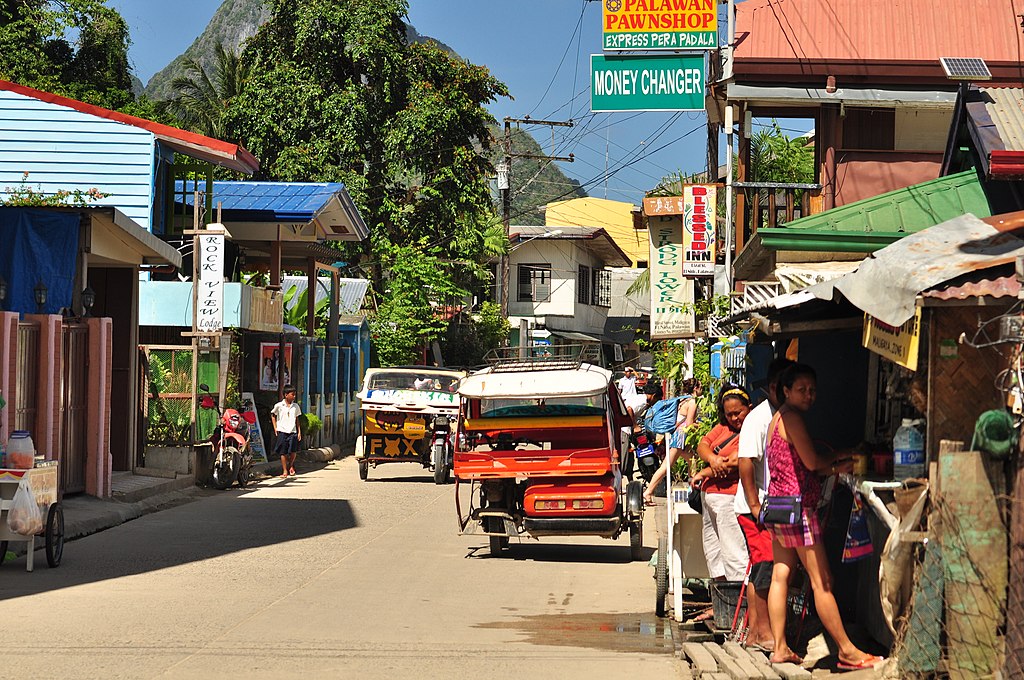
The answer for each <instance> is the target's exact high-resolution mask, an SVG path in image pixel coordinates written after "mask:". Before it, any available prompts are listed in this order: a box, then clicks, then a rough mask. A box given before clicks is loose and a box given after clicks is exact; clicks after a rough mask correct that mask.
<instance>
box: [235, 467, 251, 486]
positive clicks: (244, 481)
mask: <svg viewBox="0 0 1024 680" xmlns="http://www.w3.org/2000/svg"><path fill="white" fill-rule="evenodd" d="M251 475H252V469H251V467H250V466H249V465H245V464H243V465H242V467H240V468H238V486H240V487H242V488H243V489H244V488H245V487H246V486H247V485H248V484H249V480H250V479H252V476H251Z"/></svg>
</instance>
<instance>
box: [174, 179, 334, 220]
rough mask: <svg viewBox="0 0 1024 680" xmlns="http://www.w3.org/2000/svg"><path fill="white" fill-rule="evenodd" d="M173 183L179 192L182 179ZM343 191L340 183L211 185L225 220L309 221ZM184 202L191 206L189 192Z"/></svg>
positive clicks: (201, 186) (201, 187) (202, 188)
mask: <svg viewBox="0 0 1024 680" xmlns="http://www.w3.org/2000/svg"><path fill="white" fill-rule="evenodd" d="M174 184H175V191H176V192H180V191H182V189H183V182H182V181H181V180H178V181H177V182H175V183H174ZM192 184H193V183H192V182H189V189H190V190H192V189H193V186H192ZM196 184H197V185H198V186H196V187H195V189H198V190H199V191H200V192H204V191H205V190H206V182H197V183H196ZM344 191H345V185H344V184H342V183H341V182H324V183H317V182H214V185H213V192H214V196H213V202H214V205H216V204H217V203H218V202H219V203H220V204H221V209H222V210H223V211H224V213H225V215H224V218H225V221H245V222H262V221H275V222H308V221H310V220H312V219H313V218H314V217H316V215H317V213H319V212H320V211H321V210H323V209H324V208H325V207H326V206H327V204H328V202H329V201H330V200H331V199H332V198H335V197H336V196H338V194H340V193H342V192H344ZM186 202H187V203H188V204H189V205H191V204H192V194H191V193H189V194H188V195H187V198H186Z"/></svg>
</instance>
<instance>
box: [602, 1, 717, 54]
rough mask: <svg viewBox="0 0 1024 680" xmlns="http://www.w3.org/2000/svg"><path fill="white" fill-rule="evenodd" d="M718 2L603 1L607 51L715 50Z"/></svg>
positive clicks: (603, 23) (604, 40)
mask: <svg viewBox="0 0 1024 680" xmlns="http://www.w3.org/2000/svg"><path fill="white" fill-rule="evenodd" d="M717 2H718V0H603V2H602V3H601V4H602V5H603V8H604V11H603V12H602V17H601V18H602V34H603V40H602V43H603V44H602V47H603V48H604V49H605V50H713V49H716V48H717V47H718V8H717Z"/></svg>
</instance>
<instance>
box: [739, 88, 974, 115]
mask: <svg viewBox="0 0 1024 680" xmlns="http://www.w3.org/2000/svg"><path fill="white" fill-rule="evenodd" d="M727 92H728V95H727V96H728V98H729V100H731V101H746V102H750V103H751V104H753V105H754V106H756V105H758V104H759V103H762V102H763V103H764V104H766V105H779V104H792V105H794V106H807V105H808V104H824V103H829V102H834V103H836V104H838V103H843V104H846V105H847V106H885V107H891V106H894V105H895V106H898V105H900V104H907V105H913V107H914V108H917V109H921V108H936V109H952V108H953V105H954V103H955V102H956V95H957V93H956V91H951V92H939V91H936V90H934V89H928V88H924V87H923V88H921V89H916V90H915V89H907V88H900V89H896V88H894V89H888V88H881V87H875V88H855V87H840V88H836V89H835V90H834V91H833V92H829V91H828V90H827V89H826V88H824V87H777V86H772V85H741V84H738V83H729V86H728V90H727Z"/></svg>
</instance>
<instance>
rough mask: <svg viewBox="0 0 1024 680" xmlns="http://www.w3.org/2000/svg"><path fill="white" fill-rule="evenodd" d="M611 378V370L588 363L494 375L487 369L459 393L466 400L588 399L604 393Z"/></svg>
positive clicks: (461, 385) (499, 372)
mask: <svg viewBox="0 0 1024 680" xmlns="http://www.w3.org/2000/svg"><path fill="white" fill-rule="evenodd" d="M611 379H612V372H611V371H609V370H607V369H604V368H600V367H599V366H594V365H592V364H580V365H579V367H578V368H558V369H549V370H543V369H539V368H534V369H532V370H531V369H526V370H522V371H501V370H499V371H497V372H496V371H495V369H494V368H493V367H491V368H485V369H483V370H482V371H477V372H476V373H474V374H472V375H470V376H468V377H467V378H465V379H464V380H463V381H462V383H461V384H460V385H459V394H461V395H462V396H463V397H468V398H470V399H519V398H524V399H531V398H538V399H539V398H551V397H589V396H593V395H597V394H604V393H605V392H607V391H608V384H609V383H610V382H611Z"/></svg>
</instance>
